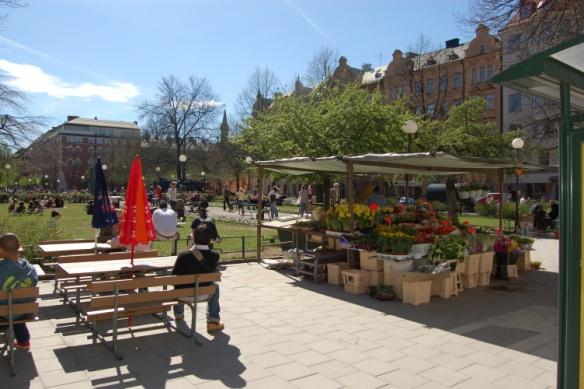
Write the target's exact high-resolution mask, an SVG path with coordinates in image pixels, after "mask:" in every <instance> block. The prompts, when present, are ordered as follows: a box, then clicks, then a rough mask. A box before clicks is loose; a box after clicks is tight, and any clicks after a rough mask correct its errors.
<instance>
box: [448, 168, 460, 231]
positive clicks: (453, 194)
mask: <svg viewBox="0 0 584 389" xmlns="http://www.w3.org/2000/svg"><path fill="white" fill-rule="evenodd" d="M455 183H456V180H455V178H454V176H448V178H446V205H447V206H448V219H449V220H450V221H452V222H454V221H457V220H458V209H459V207H460V204H459V202H458V195H457V191H456V186H455Z"/></svg>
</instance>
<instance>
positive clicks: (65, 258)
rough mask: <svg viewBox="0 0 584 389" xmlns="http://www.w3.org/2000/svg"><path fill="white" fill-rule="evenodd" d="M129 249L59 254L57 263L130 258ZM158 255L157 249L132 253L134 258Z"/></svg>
mask: <svg viewBox="0 0 584 389" xmlns="http://www.w3.org/2000/svg"><path fill="white" fill-rule="evenodd" d="M130 256H131V253H130V252H129V251H125V252H117V253H109V254H78V255H60V256H58V257H57V263H71V262H91V261H105V260H112V259H130ZM154 257H158V250H148V251H139V252H137V253H134V258H154Z"/></svg>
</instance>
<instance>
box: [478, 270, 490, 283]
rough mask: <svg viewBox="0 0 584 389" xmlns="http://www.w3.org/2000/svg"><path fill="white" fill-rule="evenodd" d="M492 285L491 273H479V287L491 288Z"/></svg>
mask: <svg viewBox="0 0 584 389" xmlns="http://www.w3.org/2000/svg"><path fill="white" fill-rule="evenodd" d="M490 284H491V272H490V271H489V272H483V273H479V286H489V285H490Z"/></svg>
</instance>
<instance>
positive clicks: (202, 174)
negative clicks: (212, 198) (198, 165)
mask: <svg viewBox="0 0 584 389" xmlns="http://www.w3.org/2000/svg"><path fill="white" fill-rule="evenodd" d="M205 175H206V173H205V172H201V177H203V192H204V191H205Z"/></svg>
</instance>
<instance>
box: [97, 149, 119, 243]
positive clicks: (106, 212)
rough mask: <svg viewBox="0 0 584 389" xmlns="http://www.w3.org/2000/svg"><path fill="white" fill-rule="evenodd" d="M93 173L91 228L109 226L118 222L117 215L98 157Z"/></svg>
mask: <svg viewBox="0 0 584 389" xmlns="http://www.w3.org/2000/svg"><path fill="white" fill-rule="evenodd" d="M94 175H95V179H94V182H93V214H92V217H91V226H92V227H93V228H105V227H110V226H112V225H114V224H116V223H118V216H117V215H116V209H115V208H114V206H113V204H112V202H111V199H110V197H109V195H108V192H107V183H106V182H105V174H104V171H103V167H102V164H101V159H100V158H98V159H97V162H96V163H95V174H94ZM96 240H97V233H96Z"/></svg>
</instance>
